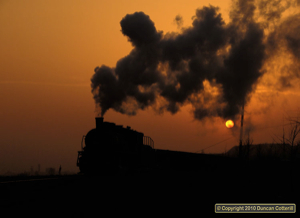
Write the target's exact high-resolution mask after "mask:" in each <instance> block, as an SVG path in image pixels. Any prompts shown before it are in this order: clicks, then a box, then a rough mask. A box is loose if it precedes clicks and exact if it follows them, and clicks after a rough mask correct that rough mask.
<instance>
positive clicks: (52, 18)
mask: <svg viewBox="0 0 300 218" xmlns="http://www.w3.org/2000/svg"><path fill="white" fill-rule="evenodd" d="M208 4H212V5H217V6H219V7H220V9H221V10H220V12H221V13H222V16H223V18H224V19H225V21H226V22H228V19H229V15H228V14H229V6H230V1H229V0H223V1H218V0H210V1H208V0H205V1H204V0H203V1H199V0H198V1H196V0H184V1H179V0H162V1H161V0H151V1H150V0H149V1H148V0H147V1H146V0H145V1H138V0H126V1H125V0H114V1H71V0H64V1H58V0H44V1H39V0H27V1H17V0H4V1H1V2H0V26H1V31H0V48H1V50H0V67H1V71H0V93H1V95H0V121H1V122H0V137H1V141H0V174H3V173H5V172H7V171H12V172H23V171H29V170H30V167H31V166H32V167H33V168H34V170H36V169H37V165H38V164H41V170H42V171H44V170H45V168H47V167H55V168H56V169H57V170H58V167H59V165H60V164H61V165H62V171H63V172H64V171H71V172H77V171H78V169H77V167H76V159H77V151H78V150H80V141H81V137H82V135H84V134H86V133H87V132H88V131H89V130H90V129H91V128H94V126H95V121H94V117H95V112H94V111H95V103H94V100H93V97H92V94H91V88H90V79H91V77H92V75H93V74H94V68H95V67H96V66H101V65H102V64H105V65H107V66H110V67H114V66H115V64H116V62H117V61H118V60H119V59H120V58H122V57H124V56H125V55H127V54H128V53H129V52H130V50H131V49H132V46H131V43H129V42H128V41H127V38H126V37H125V36H123V35H122V33H121V31H120V30H121V28H120V24H119V23H120V20H121V19H122V18H123V17H124V16H125V15H126V14H128V13H133V12H136V11H143V12H144V13H145V14H148V15H149V16H150V18H151V20H152V21H153V22H154V23H155V26H156V29H158V30H162V31H164V33H166V32H170V31H177V26H176V25H175V23H174V22H173V20H174V18H175V16H176V15H178V14H180V15H181V16H182V17H183V20H184V24H183V25H184V26H190V25H191V17H192V16H193V15H194V13H195V10H196V9H197V8H199V7H202V6H204V5H206V6H207V5H208ZM298 100H299V92H298V90H297V89H296V88H294V89H289V90H287V91H285V92H283V91H281V92H280V91H276V90H270V89H267V88H265V87H264V86H263V85H262V84H261V85H259V86H258V89H257V91H256V93H255V94H253V96H252V99H251V101H250V103H249V104H248V105H247V106H246V107H245V128H247V125H248V127H249V126H250V124H251V126H252V127H253V130H252V132H251V136H252V138H253V140H254V143H263V142H273V139H272V136H274V135H275V134H277V135H279V134H282V127H281V126H280V125H282V124H283V117H284V116H295V114H296V115H297V111H294V110H297V109H298V107H299V106H300V105H299V103H297V102H298ZM190 110H191V107H190V106H185V107H183V108H182V109H181V112H179V113H177V114H175V115H171V114H170V113H164V114H163V115H157V114H155V113H154V112H153V111H152V110H151V109H149V110H146V111H138V114H137V115H136V116H133V117H128V116H127V115H121V114H117V113H115V112H114V111H112V110H109V111H108V112H107V113H106V114H105V117H104V119H105V121H109V122H115V123H117V124H122V125H124V126H131V127H132V128H133V129H135V130H137V131H140V132H143V133H144V134H145V135H148V136H150V137H152V139H153V140H154V142H155V147H156V148H161V149H169V150H181V151H189V152H196V151H201V150H202V149H204V148H206V147H208V146H210V145H213V144H215V143H218V142H220V141H222V140H225V139H228V138H230V137H231V138H230V139H228V140H227V141H225V142H223V143H220V144H218V145H216V146H213V147H211V148H209V149H206V150H205V151H204V152H205V153H220V152H224V151H225V150H229V149H230V148H231V147H233V146H234V145H236V144H237V143H238V140H239V130H238V124H237V125H236V126H235V128H233V129H227V128H226V127H225V121H224V120H222V119H215V120H210V119H207V120H205V121H203V122H200V121H195V120H194V118H193V115H192V114H191V112H190ZM263 111H264V112H263ZM266 111H267V112H266Z"/></svg>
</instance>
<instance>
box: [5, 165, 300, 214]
mask: <svg viewBox="0 0 300 218" xmlns="http://www.w3.org/2000/svg"><path fill="white" fill-rule="evenodd" d="M298 175H299V168H298V167H297V166H296V165H295V164H294V165H291V163H278V164H276V163H268V164H266V163H259V162H257V163H255V164H254V163H253V164H251V165H250V164H248V165H247V164H244V163H243V164H239V165H234V166H232V165H222V164H217V165H215V166H213V167H212V166H210V167H207V168H206V167H202V168H201V170H199V171H188V170H185V171H182V170H174V169H163V168H160V169H154V170H153V169H152V170H150V169H148V170H143V171H134V172H129V171H126V172H118V173H117V174H115V175H110V176H104V175H101V176H84V175H72V176H60V177H52V178H51V179H47V180H36V181H34V180H31V181H20V182H11V183H0V190H1V198H0V203H1V206H0V208H1V211H2V213H8V214H7V215H13V214H18V215H43V216H44V215H47V216H51V215H52V216H55V217H99V216H101V215H104V214H105V213H107V212H109V213H110V214H111V215H112V214H122V215H125V214H129V215H133V214H137V215H142V216H143V215H144V216H145V215H148V214H149V215H151V214H153V215H157V214H160V215H168V216H169V215H170V214H176V215H179V214H183V215H185V216H186V215H188V213H191V215H192V214H194V215H195V213H197V214H199V215H201V214H205V213H214V205H215V203H296V207H297V200H298V199H299V193H300V192H299V191H300V189H299V184H300V183H299V182H300V179H299V177H298ZM29 179H30V178H29ZM296 210H297V209H296ZM95 215H96V216H95ZM1 217H2V216H1ZM3 217H7V216H3Z"/></svg>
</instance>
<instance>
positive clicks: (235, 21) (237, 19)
mask: <svg viewBox="0 0 300 218" xmlns="http://www.w3.org/2000/svg"><path fill="white" fill-rule="evenodd" d="M276 2H277V4H275V3H273V4H270V3H268V2H267V1H266V0H260V1H254V0H247V1H245V0H238V1H234V2H233V6H232V10H231V13H230V18H231V22H230V23H228V24H225V22H224V21H223V19H222V16H221V14H220V13H219V12H218V10H219V9H218V8H217V7H214V6H208V7H203V8H201V9H197V10H196V14H195V16H194V17H193V22H192V26H191V27H189V28H186V29H183V30H182V32H181V33H169V34H165V35H164V34H163V32H161V31H157V30H156V28H155V25H154V23H153V21H152V20H151V19H150V17H149V16H148V15H146V14H144V13H143V12H136V13H134V14H128V15H126V16H125V17H124V18H123V19H122V20H121V22H120V24H121V28H122V33H123V34H124V35H125V36H127V37H128V41H129V42H131V43H132V45H133V46H134V48H133V49H132V51H131V52H130V54H128V55H127V56H126V57H124V58H122V59H120V60H119V61H118V62H117V64H116V67H115V68H109V67H107V66H105V65H102V66H101V67H97V68H96V69H95V74H94V75H93V77H92V79H91V82H92V85H91V87H92V93H93V95H94V99H95V102H96V104H98V105H99V106H100V108H101V115H102V116H103V115H104V114H105V112H106V111H107V110H108V109H110V108H112V109H113V110H115V111H117V112H120V113H124V114H128V115H135V114H136V112H137V110H139V109H142V110H143V109H145V108H147V107H152V108H153V109H155V110H157V111H159V112H163V111H169V112H171V113H176V112H178V111H179V110H180V107H181V106H183V105H186V104H191V105H192V106H193V108H194V117H195V118H196V119H199V120H201V119H203V118H205V117H222V118H231V119H234V118H235V117H236V115H238V114H239V111H240V108H241V105H242V104H243V102H245V103H247V102H248V101H249V99H250V97H251V93H252V92H253V91H254V90H255V87H256V84H257V83H258V80H259V78H261V77H262V75H263V73H264V71H263V65H264V64H265V62H266V61H267V60H268V59H270V57H271V56H272V55H271V54H274V53H276V52H272V50H274V51H277V50H278V48H277V47H276V46H278V44H277V43H275V42H277V41H281V40H284V41H285V44H286V46H287V48H288V51H289V52H290V53H291V54H293V56H294V57H295V58H298V63H299V56H300V55H299V34H298V33H299V22H298V23H297V22H295V21H294V20H293V19H292V18H290V20H289V19H287V20H286V21H285V22H283V23H281V25H279V26H276V28H274V30H273V31H272V32H271V33H270V34H268V35H267V36H266V34H265V29H264V28H268V25H265V23H266V22H267V21H268V22H269V21H270V20H278V19H280V18H281V14H282V13H283V12H284V11H285V10H286V9H287V8H289V7H291V5H293V4H296V5H297V2H294V3H293V2H292V1H288V3H287V4H286V5H285V6H283V7H282V8H281V9H278V5H279V4H281V1H276ZM257 5H258V6H257ZM266 8H267V9H266ZM276 8H277V9H276ZM257 10H258V13H257V12H256V11H257ZM297 16H298V15H297ZM297 18H299V16H298V17H297ZM175 20H177V21H181V18H180V19H179V17H178V18H175ZM258 20H260V21H258ZM287 25H289V26H292V28H291V29H289V30H288V31H286V26H287ZM297 28H298V29H297ZM297 34H298V35H297ZM298 73H299V72H298ZM292 76H294V74H293V75H291V77H292ZM287 79H290V78H287Z"/></svg>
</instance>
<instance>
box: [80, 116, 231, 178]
mask: <svg viewBox="0 0 300 218" xmlns="http://www.w3.org/2000/svg"><path fill="white" fill-rule="evenodd" d="M95 119H96V128H94V129H92V130H90V131H89V132H88V133H87V134H86V136H83V137H82V140H81V148H82V150H81V151H78V157H77V166H78V167H79V170H80V172H81V173H83V174H102V173H105V174H106V173H109V174H110V173H114V172H119V171H120V170H121V171H122V170H123V171H125V172H126V171H127V172H128V171H131V172H132V171H133V172H140V171H144V172H145V171H146V172H149V170H150V171H151V172H163V173H165V172H170V171H201V170H203V169H204V168H206V169H210V170H212V169H215V168H217V167H219V166H220V165H222V166H225V165H228V166H233V165H232V164H234V163H235V160H234V159H232V158H229V157H225V156H220V155H214V154H199V153H190V152H182V151H170V150H162V149H154V141H153V140H152V139H151V138H150V137H148V136H144V134H143V133H141V132H137V131H135V130H132V129H131V128H130V127H129V126H127V127H126V128H123V126H122V125H116V124H115V123H110V122H104V121H103V117H96V118H95ZM84 144H85V145H84ZM224 164H225V165H224ZM166 170H167V171H166Z"/></svg>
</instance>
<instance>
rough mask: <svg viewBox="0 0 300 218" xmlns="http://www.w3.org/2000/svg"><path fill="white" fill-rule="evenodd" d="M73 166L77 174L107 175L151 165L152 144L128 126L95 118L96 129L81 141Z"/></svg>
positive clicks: (150, 140)
mask: <svg viewBox="0 0 300 218" xmlns="http://www.w3.org/2000/svg"><path fill="white" fill-rule="evenodd" d="M81 149H82V150H81V151H78V157H77V166H78V167H79V170H80V172H81V173H84V174H95V173H110V172H116V171H118V170H122V169H126V170H128V169H137V168H140V167H145V166H147V165H151V163H152V162H153V158H154V156H153V155H154V141H153V140H152V139H151V138H150V137H148V136H144V134H143V133H141V132H137V131H135V130H132V129H131V128H130V127H129V126H127V127H126V128H124V127H123V126H122V125H116V124H115V123H110V122H104V121H103V117H96V128H94V129H92V130H90V131H89V132H88V133H87V134H86V135H85V136H83V137H82V141H81Z"/></svg>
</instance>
